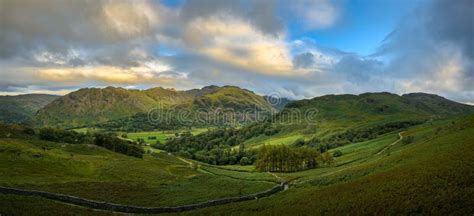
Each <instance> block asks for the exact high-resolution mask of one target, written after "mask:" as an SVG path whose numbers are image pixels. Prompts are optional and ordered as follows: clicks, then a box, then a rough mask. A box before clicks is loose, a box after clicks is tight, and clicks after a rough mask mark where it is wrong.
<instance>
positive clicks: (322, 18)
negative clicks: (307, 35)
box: [290, 0, 341, 29]
mask: <svg viewBox="0 0 474 216" xmlns="http://www.w3.org/2000/svg"><path fill="white" fill-rule="evenodd" d="M290 7H292V10H293V12H294V14H295V15H296V16H297V17H298V18H299V20H300V22H302V23H303V24H305V25H306V27H307V28H309V29H322V28H328V27H331V26H333V25H334V24H335V23H336V22H337V21H338V19H339V16H340V13H341V12H340V7H339V6H338V5H336V1H331V0H298V1H292V2H291V6H290Z"/></svg>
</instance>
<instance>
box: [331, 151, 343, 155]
mask: <svg viewBox="0 0 474 216" xmlns="http://www.w3.org/2000/svg"><path fill="white" fill-rule="evenodd" d="M332 156H333V157H340V156H342V151H341V150H336V151H334V152H333V153H332Z"/></svg>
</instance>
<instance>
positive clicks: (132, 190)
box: [0, 139, 274, 211]
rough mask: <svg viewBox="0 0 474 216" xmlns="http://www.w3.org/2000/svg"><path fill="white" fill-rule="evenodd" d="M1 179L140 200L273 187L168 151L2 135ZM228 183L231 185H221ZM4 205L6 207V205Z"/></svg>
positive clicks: (179, 199) (171, 201) (175, 200)
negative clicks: (205, 168) (117, 149)
mask: <svg viewBox="0 0 474 216" xmlns="http://www.w3.org/2000/svg"><path fill="white" fill-rule="evenodd" d="M0 173H1V176H2V177H1V178H0V185H2V186H8V187H16V188H23V189H36V190H43V191H49V192H57V193H63V194H68V195H74V196H79V197H83V198H88V199H93V200H98V201H106V202H114V203H120V204H130V205H140V206H175V205H182V204H191V203H197V202H203V201H206V200H209V199H216V198H222V197H228V196H238V195H240V194H250V193H255V192H258V191H263V190H266V189H268V188H271V187H272V186H273V185H274V184H272V183H270V182H256V181H250V180H251V178H253V177H252V176H253V175H255V176H257V175H258V174H259V173H255V174H252V173H248V176H247V177H245V178H248V179H249V180H246V179H245V178H244V179H235V178H231V177H227V176H224V175H211V174H207V173H203V172H199V171H198V170H195V169H193V168H192V167H191V166H189V164H187V163H184V162H182V161H181V160H179V159H177V158H176V157H174V156H170V155H167V154H166V153H157V154H154V156H151V155H148V154H147V155H145V158H144V159H138V158H133V157H128V156H124V155H120V154H117V153H114V152H111V151H108V150H105V149H103V148H100V147H97V146H94V145H82V144H75V145H73V144H61V143H52V142H44V141H39V140H20V139H0ZM222 188H226V190H222ZM2 211H3V209H2Z"/></svg>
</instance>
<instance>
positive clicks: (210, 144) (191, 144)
mask: <svg viewBox="0 0 474 216" xmlns="http://www.w3.org/2000/svg"><path fill="white" fill-rule="evenodd" d="M278 131H279V130H278V128H275V127H274V126H272V124H270V123H269V122H265V123H259V124H258V123H255V124H252V125H249V126H246V127H243V128H240V129H236V128H220V129H214V130H211V131H209V132H207V133H202V134H199V135H196V136H194V135H192V134H191V133H190V132H184V133H182V134H179V136H177V137H176V138H174V139H171V140H169V141H168V142H166V143H164V144H161V143H157V144H155V145H153V147H155V148H159V149H162V150H165V151H168V152H173V153H177V154H178V155H180V156H183V157H187V158H190V159H195V160H198V161H202V162H205V163H209V164H216V165H226V164H242V165H248V164H253V163H254V161H255V159H256V152H255V151H246V150H245V146H244V145H243V144H242V143H243V142H244V141H245V140H248V139H250V138H252V137H257V136H260V135H267V136H271V135H274V134H276V133H278ZM234 146H239V148H238V150H237V149H236V148H232V147H234Z"/></svg>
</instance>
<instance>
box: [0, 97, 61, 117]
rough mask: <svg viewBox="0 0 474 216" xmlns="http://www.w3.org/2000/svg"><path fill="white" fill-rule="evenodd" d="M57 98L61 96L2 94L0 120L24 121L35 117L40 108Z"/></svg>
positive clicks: (0, 98)
mask: <svg viewBox="0 0 474 216" xmlns="http://www.w3.org/2000/svg"><path fill="white" fill-rule="evenodd" d="M57 98H59V96H57V95H47V94H25V95H18V96H0V122H3V123H20V122H24V121H26V120H28V119H30V118H31V117H33V116H34V115H35V114H36V112H38V110H40V109H41V108H43V107H44V106H46V105H47V104H49V103H50V102H51V101H53V100H55V99H57Z"/></svg>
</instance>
